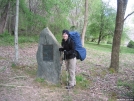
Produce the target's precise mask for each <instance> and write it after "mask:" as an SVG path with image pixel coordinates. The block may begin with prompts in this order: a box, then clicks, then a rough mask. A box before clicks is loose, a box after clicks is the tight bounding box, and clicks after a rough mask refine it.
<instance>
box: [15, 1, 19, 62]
mask: <svg viewBox="0 0 134 101" xmlns="http://www.w3.org/2000/svg"><path fill="white" fill-rule="evenodd" d="M18 19H19V0H16V19H15V20H16V22H15V64H17V63H18V53H19V52H18Z"/></svg>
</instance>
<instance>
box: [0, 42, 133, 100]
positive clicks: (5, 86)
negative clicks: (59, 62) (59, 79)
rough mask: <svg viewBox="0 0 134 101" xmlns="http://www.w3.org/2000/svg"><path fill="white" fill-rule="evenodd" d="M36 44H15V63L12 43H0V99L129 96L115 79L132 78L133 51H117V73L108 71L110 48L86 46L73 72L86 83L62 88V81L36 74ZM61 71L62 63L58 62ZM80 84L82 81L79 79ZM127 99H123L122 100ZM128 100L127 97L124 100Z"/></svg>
mask: <svg viewBox="0 0 134 101" xmlns="http://www.w3.org/2000/svg"><path fill="white" fill-rule="evenodd" d="M37 48H38V44H37V43H35V44H28V45H26V44H25V45H23V46H20V47H19V61H18V65H17V66H16V65H15V64H14V58H15V50H14V47H13V46H0V101H116V100H117V99H118V100H119V101H124V100H123V99H132V98H130V96H128V95H127V94H128V93H131V89H130V88H129V87H124V86H121V85H118V83H119V81H124V82H131V81H132V82H134V54H122V53H121V54H120V68H119V72H118V73H111V72H110V71H109V70H108V68H109V65H110V56H111V53H110V52H104V51H98V50H94V49H91V48H90V47H89V48H87V58H86V59H85V60H84V61H77V68H76V75H82V76H83V77H84V78H86V80H88V81H89V85H88V86H86V87H83V88H82V87H81V86H77V85H76V87H74V89H71V90H66V89H65V83H63V84H62V85H51V84H49V83H47V82H44V81H43V80H41V79H38V78H37V76H36V71H37V67H38V66H37V61H36V52H37ZM62 71H63V72H64V71H65V69H64V65H63V66H62ZM83 84H84V83H83ZM126 101H127V100H126ZM128 101H129V100H128Z"/></svg>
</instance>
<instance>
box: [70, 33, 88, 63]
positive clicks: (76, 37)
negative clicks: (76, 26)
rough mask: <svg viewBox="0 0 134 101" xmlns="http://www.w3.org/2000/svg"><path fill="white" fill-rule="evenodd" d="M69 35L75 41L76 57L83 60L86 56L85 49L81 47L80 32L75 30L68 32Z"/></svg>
mask: <svg viewBox="0 0 134 101" xmlns="http://www.w3.org/2000/svg"><path fill="white" fill-rule="evenodd" d="M69 37H70V38H71V39H72V40H73V41H74V43H75V51H76V52H77V55H76V58H77V59H80V60H81V61H83V60H84V59H85V58H86V49H85V48H84V47H82V44H81V38H80V34H79V33H78V32H76V31H71V32H69Z"/></svg>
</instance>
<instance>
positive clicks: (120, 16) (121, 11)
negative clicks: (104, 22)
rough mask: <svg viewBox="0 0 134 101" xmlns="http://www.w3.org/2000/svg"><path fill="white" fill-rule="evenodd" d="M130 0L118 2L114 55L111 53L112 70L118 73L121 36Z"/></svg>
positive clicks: (119, 0)
mask: <svg viewBox="0 0 134 101" xmlns="http://www.w3.org/2000/svg"><path fill="white" fill-rule="evenodd" d="M127 1H128V0H117V15H116V25H115V31H114V37H113V45H112V53H111V64H110V68H112V69H113V70H115V71H116V72H118V70H119V51H120V43H121V34H122V31H123V25H124V15H125V11H126V6H127Z"/></svg>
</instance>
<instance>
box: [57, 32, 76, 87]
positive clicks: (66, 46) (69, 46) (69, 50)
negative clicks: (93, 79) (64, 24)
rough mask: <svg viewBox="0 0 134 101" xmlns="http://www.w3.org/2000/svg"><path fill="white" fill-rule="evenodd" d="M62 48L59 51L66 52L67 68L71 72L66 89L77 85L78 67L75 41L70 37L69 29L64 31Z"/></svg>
mask: <svg viewBox="0 0 134 101" xmlns="http://www.w3.org/2000/svg"><path fill="white" fill-rule="evenodd" d="M62 37H63V39H62V42H61V45H62V48H59V51H62V52H64V60H65V63H66V70H67V71H68V73H69V85H67V87H66V89H71V88H73V87H74V86H75V85H76V79H75V67H76V55H75V54H76V53H75V45H74V41H73V40H72V39H71V38H70V37H69V31H68V30H63V31H62Z"/></svg>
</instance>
